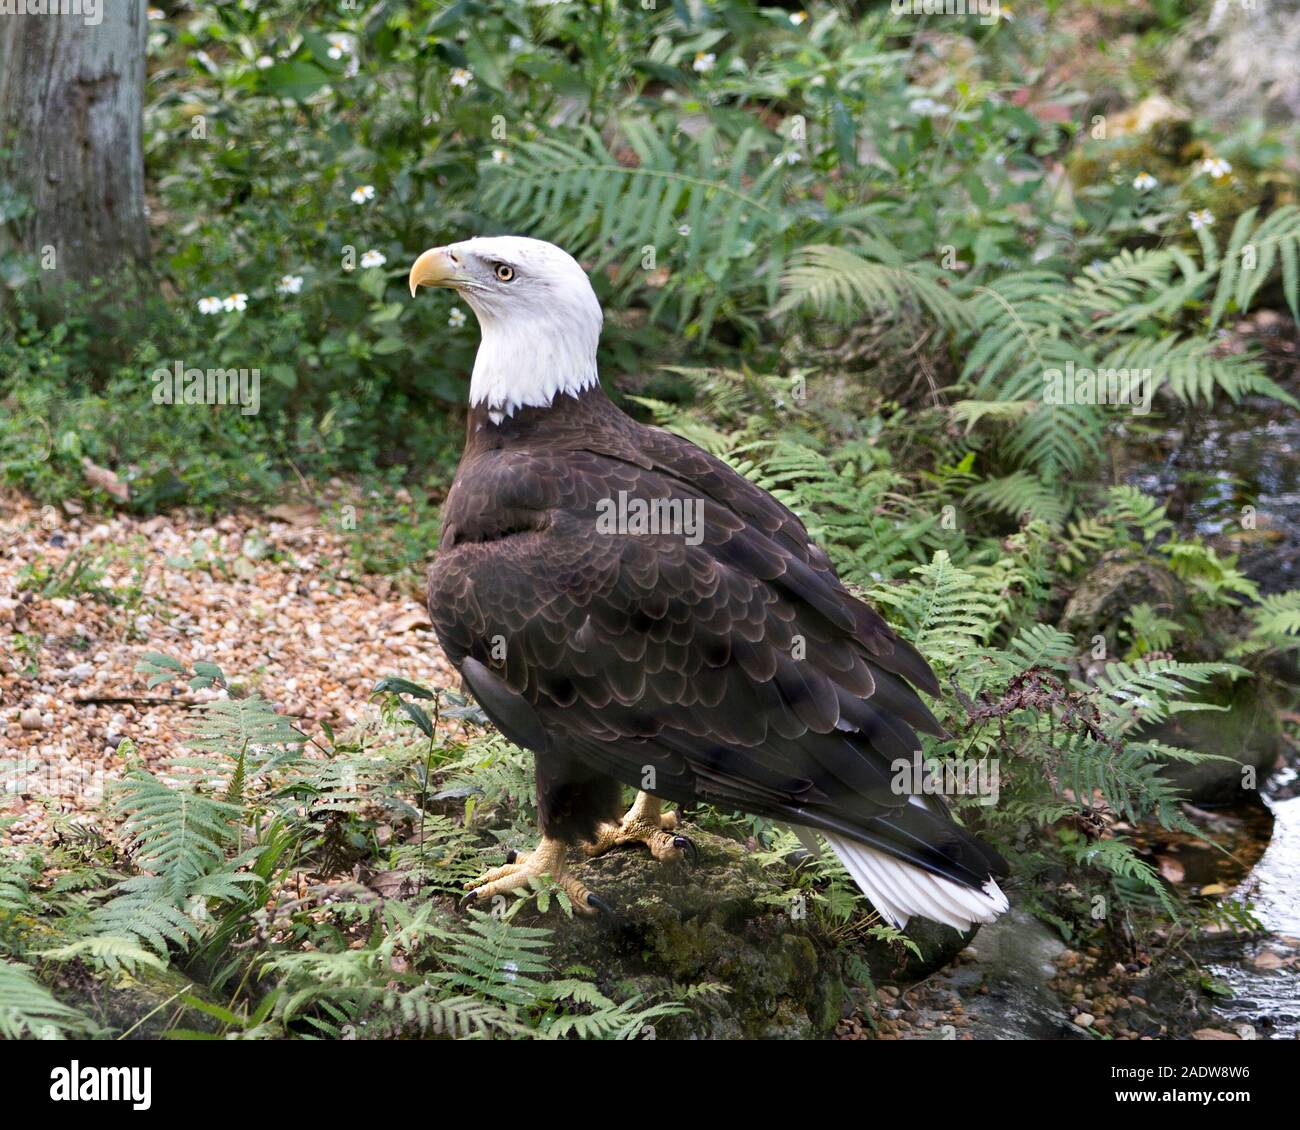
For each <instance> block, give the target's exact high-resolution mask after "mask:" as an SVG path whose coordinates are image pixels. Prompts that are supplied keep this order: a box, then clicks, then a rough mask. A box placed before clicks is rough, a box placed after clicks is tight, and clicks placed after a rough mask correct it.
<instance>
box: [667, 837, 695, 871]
mask: <svg viewBox="0 0 1300 1130" xmlns="http://www.w3.org/2000/svg"><path fill="white" fill-rule="evenodd" d="M673 847H675V848H676V849H677V850H678V851H684V852H685V853H686V854H687V855H688V856H689V857H690V860H691V866H692V867H694V866H695V865H696V864H697V863H699V862H700V849H699V848H697V847H696V846H695V841H694V840H692V839H691V838H690V836H674V837H673Z"/></svg>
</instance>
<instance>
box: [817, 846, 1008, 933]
mask: <svg viewBox="0 0 1300 1130" xmlns="http://www.w3.org/2000/svg"><path fill="white" fill-rule="evenodd" d="M802 831H803V829H800V832H802ZM822 835H823V836H824V837H825V839H826V842H827V843H828V844H830V846H831V849H832V850H833V851H834V852H835V854H836V855H838V856H839V857H840V860H841V862H843V864H844V866H845V867H846V868H848V872H849V874H850V875H852V876H853V880H854V882H856V883H857V885H858V886H859V887H861V888H862V893H863V894H864V895H866V896H867V898H869V899H870V900H871V905H872V906H874V907H875V908H876V909H877V910H878V911H880V916H881V917H882V918H884V920H885V921H886V922H888V923H889V924H890V925H892V926H897V927H898V928H899V929H900V930H901V929H902V928H903V927H904V926H906V925H907V920H908V919H909V918H910V917H911V916H912V915H914V914H919V915H920V916H921V917H923V918H932V919H934V921H936V922H942V923H944V925H946V926H952V927H955V928H956V929H958V930H967V929H969V928H970V927H971V926H972V925H973V924H974V923H976V922H992V921H993V920H994V919H995V918H996V917H997V916H998V915H999V914H1001V913H1002V912H1003V911H1004V910H1006V909H1007V896H1006V895H1004V894H1003V893H1002V891H1001V889H1000V888H999V887H998V885H997V883H995V882H994V881H993V877H992V876H989V880H988V882H987V883H985V884H984V887H983V889H982V890H978V891H977V890H975V889H974V888H972V887H966V886H963V885H962V884H960V883H956V882H953V880H951V879H944V878H943V877H941V876H939V875H932V874H931V873H930V872H929V871H924V870H922V869H921V868H920V867H915V866H913V865H912V864H910V863H904V862H903V861H902V860H899V859H895V858H894V857H893V856H891V855H886V854H885V853H884V852H881V851H876V850H875V849H874V848H869V847H867V846H866V845H865V844H860V843H855V842H854V841H853V840H846V839H843V838H842V837H840V836H832V835H829V834H827V833H825V832H823V833H822ZM803 838H804V837H803V835H800V839H801V840H802V839H803Z"/></svg>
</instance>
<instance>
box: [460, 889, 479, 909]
mask: <svg viewBox="0 0 1300 1130" xmlns="http://www.w3.org/2000/svg"><path fill="white" fill-rule="evenodd" d="M477 901H478V891H466V892H465V897H464V898H463V899H461V905H462V906H468V905H469V904H470V903H472V902H477Z"/></svg>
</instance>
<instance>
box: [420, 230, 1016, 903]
mask: <svg viewBox="0 0 1300 1130" xmlns="http://www.w3.org/2000/svg"><path fill="white" fill-rule="evenodd" d="M421 286H432V287H449V288H451V289H453V290H455V291H457V292H458V293H459V294H460V295H461V297H463V298H464V300H465V302H466V303H467V304H468V305H469V307H470V308H471V309H472V310H473V311H474V313H475V315H476V316H477V318H478V322H479V327H480V331H481V335H482V340H481V344H480V346H479V350H478V354H477V357H476V359H475V362H474V370H473V375H472V379H471V383H470V414H469V421H468V429H467V436H466V441H465V451H464V454H463V456H462V458H461V461H460V466H459V468H458V470H457V472H456V477H455V481H454V482H453V484H452V487H451V490H450V492H449V493H448V496H447V500H446V505H445V507H444V511H443V525H442V533H441V537H440V541H439V546H438V552H437V555H436V558H435V560H434V563H433V565H432V567H431V569H430V571H429V615H430V617H431V619H432V621H433V626H434V629H435V631H436V633H437V636H438V640H439V642H440V643H441V644H442V646H443V649H444V650H445V651H446V653H447V656H448V658H449V659H450V660H451V662H452V663H453V664H454V665H455V667H456V668H457V670H458V671H459V672H460V674H461V676H462V677H463V679H464V682H465V685H466V686H467V688H468V689H469V691H470V692H472V693H473V695H474V697H475V698H476V699H477V700H478V702H479V704H480V705H481V706H482V708H483V710H484V712H485V713H486V714H487V716H488V717H489V718H490V719H491V720H492V722H493V723H494V724H495V725H496V726H497V727H498V728H499V729H500V730H501V732H502V733H503V734H504V735H505V736H506V737H507V738H509V739H510V740H511V741H512V742H515V743H516V744H518V745H520V746H523V747H525V748H526V749H529V750H531V751H532V752H533V754H534V757H535V760H536V781H537V805H538V812H539V816H540V823H541V832H542V838H541V841H540V843H539V844H538V846H537V847H536V848H535V849H534V850H533V851H531V852H529V853H527V854H523V855H519V856H516V857H512V858H511V859H510V860H508V861H507V863H506V864H505V865H504V866H502V867H497V868H495V869H493V870H491V871H488V872H487V873H486V874H485V875H483V876H481V877H480V878H479V879H477V880H475V881H474V882H472V883H469V884H467V888H468V889H469V890H470V891H471V892H472V894H471V897H477V898H478V899H480V900H482V899H485V898H488V897H490V896H493V895H496V894H498V893H501V892H504V891H508V890H512V889H514V888H518V887H521V886H526V885H527V884H528V882H529V879H530V878H531V877H532V876H535V875H536V876H540V875H543V874H548V875H550V877H551V878H552V879H553V880H555V881H556V882H557V883H559V884H560V885H561V886H562V887H564V889H565V890H566V891H567V892H568V893H569V895H570V897H571V898H572V899H573V902H574V904H575V905H576V906H577V907H578V908H580V909H582V910H584V911H590V910H592V909H593V908H600V909H608V908H607V907H606V905H605V904H604V902H603V901H602V900H601V899H600V898H599V897H598V896H597V895H595V894H593V893H592V892H590V891H588V890H587V888H586V887H585V886H583V884H582V883H580V882H579V881H578V880H577V879H576V878H575V877H574V876H573V875H572V873H570V872H569V870H568V868H567V864H566V856H567V852H568V848H569V847H570V846H582V847H583V849H584V850H585V851H586V852H587V854H589V855H590V854H596V853H598V852H601V851H606V850H608V849H610V848H612V847H615V846H617V845H620V844H629V843H640V844H644V845H646V846H647V847H648V848H649V849H650V851H651V853H652V854H653V855H654V856H655V858H657V859H672V858H677V857H680V856H682V855H683V854H687V853H690V852H691V850H692V845H691V843H690V841H689V840H688V839H687V838H686V837H684V836H682V835H679V834H678V833H677V831H676V817H675V814H674V813H672V812H664V811H663V810H662V801H664V800H669V801H675V802H677V803H678V804H688V803H691V802H706V803H709V804H713V805H717V806H720V807H722V808H724V809H739V810H741V811H744V812H748V813H752V814H755V815H758V816H763V817H767V818H770V819H772V820H777V821H782V822H785V823H787V824H790V825H793V826H794V827H795V828H796V830H797V831H799V833H800V837H801V839H804V841H805V842H807V843H813V846H816V845H815V842H814V841H813V839H812V830H815V831H816V832H817V833H820V834H821V835H822V836H823V837H824V838H825V839H826V841H827V842H828V843H829V845H830V847H831V848H832V849H833V850H834V851H835V853H836V854H837V855H838V856H839V857H840V859H841V860H842V861H843V863H844V865H845V867H846V868H847V869H848V871H849V873H850V874H851V875H852V876H853V879H854V880H855V881H856V882H857V884H858V886H860V887H861V889H862V891H863V892H864V893H865V894H866V896H867V897H868V898H869V899H870V900H871V902H872V904H873V905H874V906H875V908H876V909H877V910H878V911H879V912H880V914H881V915H882V916H883V917H884V918H885V919H886V920H887V921H888V922H890V923H893V924H895V925H898V926H900V927H901V926H903V925H905V924H906V923H907V920H908V918H909V917H910V916H912V915H921V916H924V917H927V918H931V919H934V920H936V921H938V922H943V923H947V924H949V925H951V926H954V927H956V928H958V929H964V928H966V927H968V926H970V925H971V924H972V923H975V922H989V921H992V920H993V918H995V917H996V916H997V914H998V913H1000V912H1001V911H1003V910H1005V909H1006V907H1007V900H1006V896H1005V895H1004V894H1003V893H1002V891H1001V890H1000V889H999V888H998V886H997V882H996V878H997V877H1000V876H1003V875H1005V874H1006V872H1007V867H1006V864H1005V862H1004V861H1003V860H1002V858H1001V857H1000V856H999V855H998V854H997V853H996V852H994V851H993V850H992V849H990V848H989V847H987V846H986V845H984V844H982V843H981V842H980V841H979V840H977V839H976V838H975V837H973V836H971V835H970V834H969V833H967V832H966V831H965V830H963V829H962V828H961V827H959V826H958V825H957V824H956V823H954V822H953V820H952V818H951V817H950V816H949V814H948V811H947V808H946V806H945V805H944V803H943V802H942V800H941V799H940V798H938V797H936V796H933V795H922V794H921V793H920V792H919V791H918V792H912V793H909V792H907V791H901V790H900V789H899V787H898V785H897V783H896V782H897V781H898V779H899V775H898V774H896V773H895V772H894V771H893V768H892V766H893V764H894V763H895V762H896V761H898V760H899V759H907V760H910V759H911V758H912V756H913V753H914V751H916V750H917V749H918V748H919V742H918V739H917V736H916V731H917V730H921V731H923V732H925V733H929V734H934V735H942V734H943V730H942V728H941V727H940V725H939V723H938V722H937V721H936V719H935V717H934V715H933V714H932V713H931V712H930V710H929V708H928V707H927V706H926V705H925V703H924V702H923V701H922V700H921V698H920V696H919V695H918V694H917V693H916V691H915V690H914V689H913V688H914V687H919V688H920V689H922V690H924V691H925V692H927V693H928V694H930V695H936V694H938V692H939V686H938V682H937V680H936V679H935V677H934V673H933V672H932V671H931V670H930V667H929V665H928V664H927V663H926V662H925V660H924V659H923V658H922V657H921V656H920V654H919V653H918V652H917V651H916V650H915V649H914V648H913V647H911V646H910V645H909V644H907V643H906V642H905V641H903V640H902V639H900V638H899V637H898V636H897V635H895V634H894V632H893V631H892V630H891V629H890V628H889V626H888V625H887V624H886V623H885V621H884V620H883V619H882V618H881V617H880V616H879V615H878V614H877V613H876V612H875V611H874V610H873V609H872V608H871V607H870V606H869V605H867V604H865V603H863V602H862V601H861V600H859V599H857V598H856V597H854V596H853V595H852V594H850V593H849V592H848V590H847V589H846V588H845V587H844V585H843V584H842V583H841V582H840V580H839V578H838V577H837V576H836V574H835V570H834V569H833V568H832V566H831V563H830V560H829V559H828V558H827V556H826V554H825V553H824V552H823V551H822V550H821V549H819V548H818V547H817V546H816V545H814V544H813V543H812V542H811V541H810V540H809V537H808V531H807V530H806V529H805V528H804V524H803V523H802V522H801V521H800V520H799V518H798V517H796V516H795V515H794V514H793V513H791V511H789V510H788V509H786V507H784V506H782V505H781V503H779V502H778V501H777V500H776V499H774V498H773V497H772V496H771V495H770V494H768V493H767V492H766V491H764V490H762V489H761V488H759V487H758V486H756V485H755V484H754V483H751V482H750V481H748V480H747V479H745V478H744V477H742V476H741V475H739V474H737V473H736V472H735V471H733V470H732V469H731V468H730V467H728V466H727V465H726V464H725V463H723V462H722V461H721V460H719V459H716V458H715V457H713V456H712V455H709V454H708V453H707V452H705V451H702V450H701V449H700V448H698V447H696V446H695V445H694V444H692V443H690V442H688V441H687V440H685V439H683V438H681V437H680V436H677V435H674V434H672V433H671V432H667V431H664V430H663V429H661V428H655V427H648V426H646V425H644V424H641V423H638V422H637V421H635V420H633V419H632V418H631V417H630V416H628V415H626V414H625V413H624V412H623V411H621V410H620V409H619V408H618V407H617V406H616V405H615V404H614V403H613V402H612V401H611V400H610V399H609V398H608V397H607V396H606V395H605V393H604V391H603V390H602V389H601V386H600V381H599V379H598V377H597V372H596V346H597V342H598V340H599V337H600V330H601V322H602V314H601V308H600V303H599V302H598V300H597V298H596V295H595V292H594V291H593V290H592V288H591V284H590V282H589V281H588V279H587V276H586V274H585V272H584V271H583V270H582V268H581V267H580V266H579V265H578V263H577V262H576V261H575V260H574V259H573V258H572V257H571V256H569V255H568V254H567V253H565V252H564V251H562V250H561V249H560V248H558V247H555V246H553V245H552V244H549V243H544V242H542V241H540V240H534V239H524V238H518V237H513V236H507V237H496V238H478V239H470V240H467V241H465V242H462V243H455V244H451V245H450V246H447V247H438V248H434V249H432V250H429V251H426V252H425V253H424V254H423V255H421V256H420V257H419V259H418V260H417V261H416V262H415V264H414V266H413V267H412V268H411V273H410V287H411V294H412V296H413V297H414V295H415V293H416V291H417V289H418V288H419V287H421ZM624 785H629V786H632V787H633V788H637V789H639V790H641V791H640V793H639V794H638V796H637V799H636V802H635V804H634V805H633V806H632V808H631V810H630V811H629V812H628V813H627V814H626V815H625V816H623V817H622V818H621V819H620V818H619V815H618V813H619V809H620V808H621V803H620V800H621V790H622V787H623V786H624Z"/></svg>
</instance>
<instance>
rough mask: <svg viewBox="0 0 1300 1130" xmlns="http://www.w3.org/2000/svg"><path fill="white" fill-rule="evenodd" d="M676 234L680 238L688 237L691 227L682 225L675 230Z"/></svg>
mask: <svg viewBox="0 0 1300 1130" xmlns="http://www.w3.org/2000/svg"><path fill="white" fill-rule="evenodd" d="M677 234H678V235H680V236H683V237H684V236H688V235H690V234H691V225H690V224H682V226H681V227H679V228H678V229H677Z"/></svg>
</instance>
